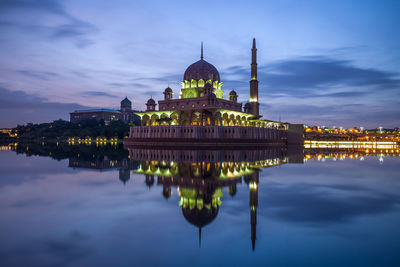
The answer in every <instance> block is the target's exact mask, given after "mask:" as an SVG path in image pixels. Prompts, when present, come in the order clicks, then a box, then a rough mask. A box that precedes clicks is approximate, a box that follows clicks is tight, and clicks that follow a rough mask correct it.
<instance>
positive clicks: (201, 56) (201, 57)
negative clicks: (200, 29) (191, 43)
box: [200, 41, 204, 60]
mask: <svg viewBox="0 0 400 267" xmlns="http://www.w3.org/2000/svg"><path fill="white" fill-rule="evenodd" d="M203 58H204V57H203V41H202V42H201V55H200V59H201V60H203Z"/></svg>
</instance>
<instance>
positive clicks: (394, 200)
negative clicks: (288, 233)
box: [259, 183, 400, 225]
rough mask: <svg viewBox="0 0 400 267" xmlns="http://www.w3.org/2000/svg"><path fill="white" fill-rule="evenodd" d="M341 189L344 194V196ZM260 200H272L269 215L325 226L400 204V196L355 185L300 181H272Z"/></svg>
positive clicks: (269, 205) (382, 210)
mask: <svg viewBox="0 0 400 267" xmlns="http://www.w3.org/2000/svg"><path fill="white" fill-rule="evenodd" d="M338 191H341V193H342V194H340V196H338ZM259 202H260V203H269V204H268V212H267V213H268V214H266V216H268V217H271V216H273V217H275V218H278V219H280V220H284V221H290V222H294V223H300V222H301V223H306V224H313V225H325V224H330V223H341V222H347V221H349V220H351V219H353V218H356V217H359V216H361V215H367V214H377V213H383V212H387V211H390V210H393V209H395V208H396V206H397V205H398V204H400V198H399V197H398V196H396V195H393V194H389V193H380V192H374V191H371V190H369V189H366V188H363V187H360V186H355V185H352V186H349V185H310V184H301V183H299V184H292V185H288V186H281V185H278V184H275V185H274V184H269V185H268V188H267V189H266V192H265V193H264V194H263V195H262V196H261V198H260V200H259Z"/></svg>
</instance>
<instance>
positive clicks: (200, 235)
mask: <svg viewBox="0 0 400 267" xmlns="http://www.w3.org/2000/svg"><path fill="white" fill-rule="evenodd" d="M199 248H201V227H199Z"/></svg>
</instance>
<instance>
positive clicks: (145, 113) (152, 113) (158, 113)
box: [135, 111, 175, 119]
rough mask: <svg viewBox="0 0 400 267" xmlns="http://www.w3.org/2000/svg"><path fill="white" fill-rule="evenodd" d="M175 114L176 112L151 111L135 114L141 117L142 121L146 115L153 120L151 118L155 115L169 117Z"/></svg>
mask: <svg viewBox="0 0 400 267" xmlns="http://www.w3.org/2000/svg"><path fill="white" fill-rule="evenodd" d="M174 112H175V111H149V112H135V114H136V115H138V116H139V117H140V119H142V117H143V116H144V115H147V116H149V117H150V118H151V116H153V115H157V116H159V117H160V116H161V115H163V114H165V115H167V116H168V117H169V116H171V114H172V113H174Z"/></svg>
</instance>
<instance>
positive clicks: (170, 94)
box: [164, 86, 174, 100]
mask: <svg viewBox="0 0 400 267" xmlns="http://www.w3.org/2000/svg"><path fill="white" fill-rule="evenodd" d="M173 96H174V92H173V91H172V89H171V88H170V87H169V86H168V87H167V88H166V89H165V90H164V100H171V99H172V98H173Z"/></svg>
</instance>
